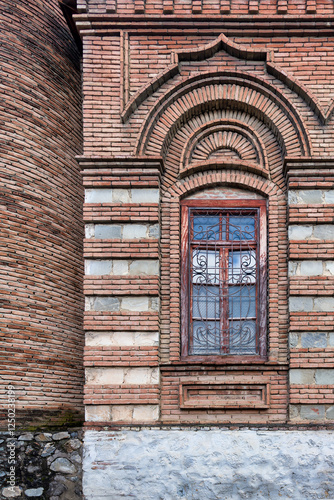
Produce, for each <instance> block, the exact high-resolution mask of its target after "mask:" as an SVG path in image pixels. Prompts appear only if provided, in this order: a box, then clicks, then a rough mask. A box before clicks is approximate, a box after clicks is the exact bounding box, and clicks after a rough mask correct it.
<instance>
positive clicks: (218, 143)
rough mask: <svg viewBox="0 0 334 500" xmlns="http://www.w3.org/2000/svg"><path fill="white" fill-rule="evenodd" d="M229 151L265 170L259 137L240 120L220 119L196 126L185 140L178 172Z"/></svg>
mask: <svg viewBox="0 0 334 500" xmlns="http://www.w3.org/2000/svg"><path fill="white" fill-rule="evenodd" d="M228 149H230V150H232V151H235V153H236V154H237V155H238V157H239V158H240V159H241V160H246V161H249V162H255V163H258V164H259V165H260V166H261V167H262V168H263V169H265V170H267V171H268V158H267V154H266V149H265V145H264V142H263V141H262V139H261V137H260V136H259V134H258V133H257V132H256V131H255V130H254V129H252V127H250V126H249V125H247V124H245V123H243V122H242V121H240V120H234V119H231V118H230V119H227V118H225V119H223V118H222V119H220V120H213V121H211V122H207V123H205V124H204V125H202V126H200V127H198V128H197V129H196V130H194V132H193V133H192V134H191V135H190V136H189V137H188V140H187V141H186V143H185V145H184V147H183V150H182V153H181V158H180V171H182V170H183V169H185V168H186V167H187V165H189V164H191V163H194V162H202V161H206V160H210V159H212V156H213V155H214V153H215V152H216V151H219V150H228Z"/></svg>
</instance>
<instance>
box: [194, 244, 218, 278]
mask: <svg viewBox="0 0 334 500" xmlns="http://www.w3.org/2000/svg"><path fill="white" fill-rule="evenodd" d="M192 281H193V283H196V284H197V285H200V284H203V283H207V284H211V285H218V284H219V252H215V251H214V250H193V278H192Z"/></svg>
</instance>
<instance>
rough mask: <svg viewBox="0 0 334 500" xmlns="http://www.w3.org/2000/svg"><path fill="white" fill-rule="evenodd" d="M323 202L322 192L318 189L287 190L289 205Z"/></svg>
mask: <svg viewBox="0 0 334 500" xmlns="http://www.w3.org/2000/svg"><path fill="white" fill-rule="evenodd" d="M322 202H323V192H322V191H321V190H320V189H309V190H303V189H300V190H296V191H290V192H289V205H295V204H304V203H306V204H310V205H311V204H319V203H322Z"/></svg>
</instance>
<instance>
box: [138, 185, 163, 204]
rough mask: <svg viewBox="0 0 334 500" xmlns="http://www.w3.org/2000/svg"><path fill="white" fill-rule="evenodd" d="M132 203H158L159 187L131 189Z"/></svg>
mask: <svg viewBox="0 0 334 500" xmlns="http://www.w3.org/2000/svg"><path fill="white" fill-rule="evenodd" d="M131 198H132V203H159V198H160V193H159V189H151V188H149V189H145V188H143V189H131Z"/></svg>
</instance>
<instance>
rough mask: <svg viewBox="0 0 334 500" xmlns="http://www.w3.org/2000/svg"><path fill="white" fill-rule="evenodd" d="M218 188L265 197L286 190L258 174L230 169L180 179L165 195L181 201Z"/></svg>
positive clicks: (200, 173)
mask: <svg viewBox="0 0 334 500" xmlns="http://www.w3.org/2000/svg"><path fill="white" fill-rule="evenodd" d="M216 186H232V187H233V186H234V187H239V188H241V189H245V190H249V191H256V192H258V193H259V194H262V195H263V196H266V197H268V196H272V195H273V194H274V193H275V194H276V195H278V194H279V193H282V194H284V193H285V190H283V189H281V187H279V186H277V185H276V184H275V183H274V182H273V181H271V180H270V179H264V178H263V177H261V176H259V175H257V173H253V172H252V173H251V172H242V171H240V170H239V169H238V168H236V167H235V168H233V167H232V168H229V169H228V170H218V171H207V172H199V173H196V174H193V175H190V176H188V177H186V178H184V179H180V180H178V181H177V182H175V183H174V184H173V185H172V186H169V187H168V188H167V189H166V191H165V192H164V194H163V197H164V196H167V197H168V198H177V199H178V200H181V199H182V198H185V197H187V196H189V195H190V194H193V193H195V192H196V191H201V190H204V189H208V188H211V187H216Z"/></svg>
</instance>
